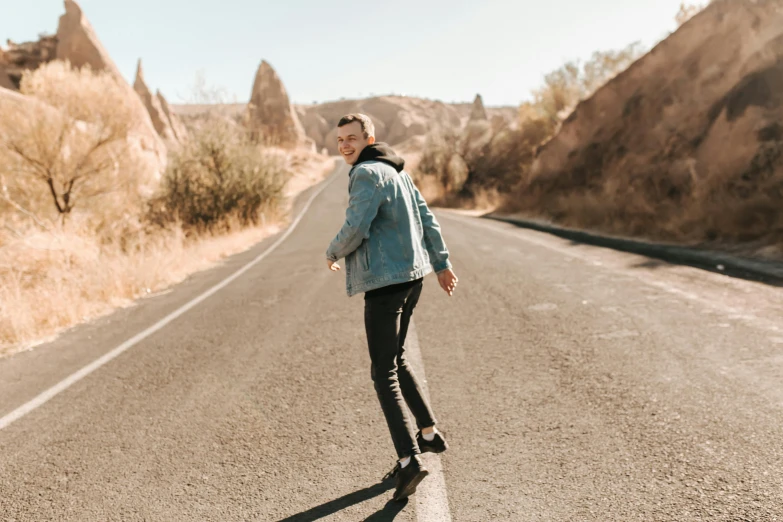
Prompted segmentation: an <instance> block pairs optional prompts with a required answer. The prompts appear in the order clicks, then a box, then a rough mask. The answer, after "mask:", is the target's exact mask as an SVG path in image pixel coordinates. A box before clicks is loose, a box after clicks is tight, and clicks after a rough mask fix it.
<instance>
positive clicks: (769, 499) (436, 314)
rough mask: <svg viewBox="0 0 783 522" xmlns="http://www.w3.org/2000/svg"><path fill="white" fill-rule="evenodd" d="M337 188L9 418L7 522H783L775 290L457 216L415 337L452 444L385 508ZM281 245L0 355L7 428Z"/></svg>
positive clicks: (389, 457)
mask: <svg viewBox="0 0 783 522" xmlns="http://www.w3.org/2000/svg"><path fill="white" fill-rule="evenodd" d="M328 183H329V184H328V185H327V186H326V188H325V190H324V191H323V192H322V193H320V194H319V195H318V196H317V197H316V198H315V199H314V200H313V203H312V206H310V208H309V209H308V210H307V212H306V213H305V214H304V215H303V217H302V220H301V222H299V223H298V226H297V227H296V228H295V229H294V231H293V232H292V233H291V234H290V236H289V237H287V238H286V239H285V240H284V241H282V242H281V243H280V244H279V246H278V247H277V248H276V249H275V250H274V251H272V252H271V253H270V254H268V255H267V257H265V258H264V259H262V260H261V261H260V262H258V263H257V264H256V265H254V266H253V267H251V268H250V269H248V270H247V271H246V272H245V273H244V274H242V275H241V276H240V277H238V278H237V279H236V280H234V281H232V282H231V283H229V284H228V285H226V286H225V287H224V288H222V289H220V290H219V291H217V292H216V293H215V294H214V295H212V296H211V297H209V298H208V299H206V300H204V301H203V302H201V303H199V304H197V305H196V306H194V307H193V308H192V309H190V310H189V311H187V312H186V313H184V314H182V315H181V316H179V317H178V318H176V319H174V320H173V321H171V322H170V323H169V324H167V325H166V326H165V327H163V328H161V329H159V330H157V331H156V332H154V333H152V334H151V335H148V336H147V337H146V338H144V339H142V340H141V341H140V342H138V343H137V344H135V345H134V346H132V347H131V348H130V349H128V350H127V351H124V352H123V353H121V354H120V355H118V356H117V357H116V358H114V359H112V360H111V361H110V362H108V363H106V364H105V365H103V366H101V367H100V368H98V369H96V370H95V371H94V372H93V373H91V374H89V375H87V376H86V377H84V378H83V379H80V380H78V381H77V382H75V383H74V384H73V385H72V386H70V387H69V388H67V389H65V390H64V391H62V392H61V393H59V394H57V395H56V396H54V397H53V398H52V399H51V400H49V401H47V402H45V403H43V404H42V405H41V406H40V407H38V408H36V409H33V410H32V411H30V412H29V413H27V414H26V415H24V416H22V417H21V418H19V419H18V420H15V421H14V422H12V423H10V424H8V425H7V426H5V427H4V428H2V429H0V519H2V520H20V521H21V520H24V521H28V520H30V521H42V520H58V521H59V520H96V521H97V520H100V521H113V520H164V521H168V520H177V521H179V520H220V521H228V520H258V521H281V520H285V521H289V522H290V521H299V522H302V521H311V520H345V521H358V520H374V521H384V520H398V521H418V522H437V521H439V520H453V521H481V522H485V521H488V520H510V521H527V520H542V521H545V520H546V521H549V520H555V521H559V520H597V521H607V520H619V521H633V520H639V521H650V520H678V521H679V520H685V521H688V520H726V521H728V520H783V478H781V471H780V470H781V469H783V440H782V438H781V426H783V384H781V382H783V381H782V380H781V378H782V377H783V330H781V328H783V320H782V319H781V317H783V300H781V290H779V289H777V288H773V287H768V286H764V285H761V284H757V283H750V282H745V281H738V280H732V279H729V278H726V277H722V276H719V275H715V274H710V273H704V272H700V271H698V270H695V269H691V268H685V267H672V266H668V265H662V264H659V263H655V262H652V261H650V260H648V259H645V258H641V257H637V256H632V255H628V254H620V253H617V252H612V251H609V250H604V249H599V248H595V247H587V246H583V245H575V244H570V243H568V242H567V241H564V240H561V239H557V238H553V237H550V236H546V235H544V234H541V233H538V232H533V231H527V230H523V229H519V228H515V227H514V226H512V225H508V224H504V223H498V222H491V221H485V220H481V219H478V218H474V217H469V216H466V215H464V214H458V213H453V212H447V211H443V212H440V213H439V217H440V220H441V223H442V225H443V227H444V231H445V237H446V240H447V242H448V244H449V247H450V249H451V251H452V254H453V259H454V263H455V266H456V270H457V272H458V275H459V277H460V285H459V288H458V291H457V293H456V295H455V296H454V297H453V298H451V299H449V298H448V297H447V296H446V295H445V294H444V293H443V292H442V291H441V290H440V289H439V288H438V287H437V284H436V281H435V280H434V278H433V277H428V278H427V281H426V284H425V290H424V294H423V297H422V301H421V304H420V305H419V308H418V309H417V314H416V316H415V339H414V341H416V342H417V347H418V348H417V350H418V352H419V355H420V357H421V363H420V367H422V366H423V368H422V369H423V371H426V377H427V382H428V387H429V392H430V394H431V397H432V402H433V405H434V408H435V411H436V414H437V415H438V417H439V418H440V419H441V421H442V426H441V427H442V429H443V430H444V431H445V432H446V433H447V434H448V436H449V441H450V443H451V446H452V449H451V450H450V451H449V452H448V453H447V454H445V455H443V456H442V457H440V458H438V457H434V458H432V459H429V462H430V465H431V466H432V467H433V468H434V469H436V470H438V472H437V473H434V474H433V476H432V477H430V478H428V479H427V480H426V481H425V483H423V485H422V488H423V491H422V492H421V493H420V494H417V495H416V496H415V497H413V498H412V499H411V500H410V501H409V502H408V503H407V504H405V505H400V506H398V505H394V504H392V503H388V502H387V501H388V499H389V498H390V496H391V491H389V488H390V485H385V484H378V481H379V478H380V477H381V476H382V475H383V474H384V473H385V472H386V471H387V470H388V469H389V468H391V466H392V465H393V463H394V455H393V450H392V446H391V442H390V440H389V436H388V433H387V431H386V427H385V423H384V421H383V417H382V415H381V412H380V408H379V406H378V404H377V401H376V399H375V396H374V392H373V389H372V383H371V382H370V372H369V358H368V355H367V353H366V345H365V339H364V331H363V325H362V323H361V320H362V300H361V297H357V298H353V299H348V298H347V297H346V296H345V294H344V290H343V288H344V287H343V285H344V280H343V274H342V273H340V274H334V273H331V272H329V271H328V270H327V269H326V263H325V262H324V260H323V252H324V250H325V248H326V245H327V243H328V241H329V240H330V239H331V238H332V237H333V235H334V233H335V232H336V231H337V229H338V227H339V226H340V224H341V222H342V216H343V210H344V206H345V204H346V202H347V194H346V186H347V178H346V176H345V170H344V169H342V170H340V171H339V172H337V173H336V174H335V176H334V177H333V178H331V179H330V181H329V182H328ZM308 196H309V194H305V195H304V198H303V199H302V201H300V202H299V205H298V207H297V211H298V210H300V209H301V208H302V206H303V205H304V203H305V200H306V198H307V197H308ZM275 240H276V238H270V239H269V240H267V241H265V242H264V243H262V244H261V245H258V246H257V247H256V248H254V249H252V250H251V251H249V252H247V253H245V254H242V255H239V256H236V257H233V258H231V259H229V260H228V261H227V262H226V263H225V264H224V265H223V266H221V267H218V268H216V269H214V270H210V271H208V272H205V273H202V274H197V275H195V276H193V277H191V278H190V279H189V280H187V281H186V282H184V283H183V284H181V285H179V286H178V287H176V288H175V289H174V290H173V291H171V292H169V293H166V294H164V295H160V296H156V297H153V298H150V299H146V300H144V301H143V302H141V303H139V304H138V305H137V306H135V307H133V308H129V309H125V310H121V311H119V312H117V313H116V314H114V315H112V316H110V317H107V318H104V319H102V320H100V321H97V322H95V323H94V324H91V325H87V326H83V327H80V328H77V329H75V330H74V331H72V332H69V333H68V334H66V335H63V336H62V337H61V338H60V339H58V340H57V341H55V342H53V343H50V344H48V345H45V346H41V347H38V348H36V349H35V350H33V351H30V352H25V353H21V354H17V355H15V356H13V357H7V358H5V359H0V417H5V418H6V419H7V418H8V417H7V416H8V414H9V413H11V412H13V411H14V410H16V409H17V408H18V407H20V406H22V405H23V404H26V403H27V402H28V401H30V400H32V399H34V398H35V397H36V396H38V395H39V394H40V393H41V392H43V391H45V390H46V389H48V388H50V387H51V386H53V385H56V384H57V383H59V382H61V381H62V380H63V379H65V378H66V377H68V376H69V375H72V374H73V373H74V372H76V371H78V370H79V369H81V368H83V367H84V366H85V365H87V364H89V363H91V362H93V361H94V360H96V359H98V358H99V357H100V356H102V355H103V354H106V353H108V352H110V351H111V350H112V349H114V348H116V347H118V346H120V345H121V344H122V343H123V342H124V341H126V340H128V339H130V338H132V337H133V336H134V335H136V334H138V333H139V332H141V331H144V330H145V329H147V328H149V327H150V326H151V325H154V324H155V323H156V322H157V321H159V320H160V319H161V318H164V317H166V316H167V315H168V314H170V313H171V312H174V311H176V310H178V309H179V308H180V307H182V306H183V305H184V304H186V303H188V302H189V301H191V300H192V299H193V298H194V297H196V296H198V295H200V294H202V293H203V292H205V291H206V290H208V289H210V288H212V287H213V286H214V285H216V284H218V283H220V282H221V281H223V280H224V279H225V278H226V277H228V276H229V275H230V274H232V273H233V272H235V271H236V270H237V269H239V268H241V267H242V266H244V265H246V264H247V263H248V262H249V261H251V260H252V259H254V258H256V257H257V256H258V255H259V254H260V253H261V252H263V251H264V250H265V249H267V248H269V246H270V245H272V244H273V243H274V242H275ZM0 424H2V421H0ZM425 485H426V487H425Z"/></svg>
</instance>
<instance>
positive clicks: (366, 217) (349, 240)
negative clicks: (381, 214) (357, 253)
mask: <svg viewBox="0 0 783 522" xmlns="http://www.w3.org/2000/svg"><path fill="white" fill-rule="evenodd" d="M352 178H353V179H352V180H351V188H350V191H349V199H348V208H347V209H346V211H345V223H344V224H343V226H342V228H341V229H340V232H339V233H338V234H337V236H336V237H335V238H334V239H333V240H332V242H331V244H330V245H329V248H327V249H326V258H327V259H329V260H331V261H337V260H338V259H341V258H344V257H345V256H347V255H348V254H350V253H351V252H353V251H354V250H356V249H357V248H359V245H361V244H362V241H364V240H365V239H366V238H368V237H370V224H371V223H372V220H373V219H375V216H376V215H377V214H378V206H379V204H380V196H379V193H380V191H379V189H378V183H377V181H376V176H375V174H374V173H373V172H372V171H371V170H370V169H366V168H363V167H359V168H357V169H356V171H354V173H353V174H352Z"/></svg>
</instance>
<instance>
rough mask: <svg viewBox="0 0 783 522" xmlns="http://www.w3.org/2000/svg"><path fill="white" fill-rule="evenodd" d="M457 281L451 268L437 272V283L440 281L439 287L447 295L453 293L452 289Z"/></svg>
mask: <svg viewBox="0 0 783 522" xmlns="http://www.w3.org/2000/svg"><path fill="white" fill-rule="evenodd" d="M457 282H459V279H457V275H456V274H455V273H454V271H453V270H452V269H451V268H448V269H446V270H444V271H443V272H438V283H440V287H441V288H442V289H443V290H445V291H446V293H448V294H449V295H454V289H455V288H456V287H457Z"/></svg>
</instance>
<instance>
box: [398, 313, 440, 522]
mask: <svg viewBox="0 0 783 522" xmlns="http://www.w3.org/2000/svg"><path fill="white" fill-rule="evenodd" d="M405 351H406V352H408V360H409V361H410V363H411V365H413V370H414V371H415V372H416V377H417V378H418V379H419V381H420V382H421V387H422V392H423V393H424V397H425V398H426V399H427V402H429V403H430V404H432V402H431V401H430V392H429V387H428V386H427V376H426V374H425V373H424V361H422V358H421V348H420V346H419V337H418V336H417V335H416V325H415V324H414V322H413V319H411V322H410V326H409V327H408V335H407V337H406V338H405ZM422 461H423V462H424V466H425V467H426V468H427V469H428V470H429V472H430V474H429V475H428V476H427V478H425V479H424V480H423V481H422V482H421V483H420V484H419V486H418V487H417V488H416V494H415V495H413V498H414V500H415V502H416V520H418V522H451V512H450V511H449V498H448V495H447V494H446V478H445V477H444V476H443V466H441V462H440V455H436V454H434V453H425V454H424V455H422Z"/></svg>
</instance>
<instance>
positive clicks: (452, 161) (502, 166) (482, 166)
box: [414, 43, 642, 208]
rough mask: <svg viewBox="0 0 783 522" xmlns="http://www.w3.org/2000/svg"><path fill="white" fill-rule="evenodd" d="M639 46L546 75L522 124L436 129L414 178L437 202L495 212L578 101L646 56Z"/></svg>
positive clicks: (522, 111)
mask: <svg viewBox="0 0 783 522" xmlns="http://www.w3.org/2000/svg"><path fill="white" fill-rule="evenodd" d="M641 52H642V50H641V47H640V45H639V44H638V43H634V44H631V45H629V46H627V47H626V48H624V49H620V50H618V51H603V52H601V51H599V52H596V53H594V54H593V56H592V57H591V59H590V60H588V61H587V62H585V63H584V64H581V63H579V62H568V63H566V64H565V65H563V66H562V67H560V68H559V69H557V70H555V71H552V72H551V73H549V74H547V75H546V76H545V77H544V84H543V86H542V87H541V88H539V89H537V90H536V91H534V92H533V98H534V101H533V102H532V103H525V104H523V105H521V106H520V110H519V121H518V122H515V123H514V124H512V125H497V123H496V122H490V121H471V122H469V123H468V124H467V126H466V127H465V128H464V129H461V130H458V131H456V130H449V129H445V130H444V129H442V128H436V129H435V130H433V131H432V132H431V133H430V134H429V136H428V137H427V140H426V142H425V146H424V150H423V151H422V153H421V160H420V162H419V164H418V167H417V169H416V171H415V172H414V177H415V179H416V182H417V183H419V184H422V185H426V186H428V187H433V186H434V185H439V186H440V188H439V189H432V188H431V189H430V191H431V192H432V193H433V194H441V196H440V197H438V198H437V199H436V200H435V201H434V203H436V204H441V205H446V206H458V207H471V208H476V207H482V208H491V207H495V206H497V205H498V204H499V203H500V202H501V200H502V199H504V198H505V195H506V194H509V193H511V192H514V191H515V190H514V189H515V188H516V187H517V186H518V185H519V184H520V183H524V182H525V179H526V177H527V172H528V171H529V169H530V167H531V165H532V163H533V160H534V158H535V154H536V149H537V148H538V147H539V146H540V145H541V144H542V143H544V142H545V141H546V140H548V139H549V138H551V137H552V136H553V135H554V134H555V133H556V132H557V130H558V128H559V126H560V123H561V122H562V121H563V120H564V119H565V118H566V117H567V116H568V115H569V114H570V112H571V111H572V110H573V109H574V107H575V106H576V104H577V103H578V102H579V100H581V99H583V98H585V97H587V96H589V95H590V94H591V93H592V92H594V91H595V90H596V89H597V88H598V87H600V86H601V85H602V84H603V83H605V82H606V81H608V80H609V79H610V78H612V77H613V76H615V75H616V74H617V73H619V72H620V71H622V70H624V69H625V68H627V67H628V65H630V64H631V63H632V62H633V61H634V60H636V58H638V57H639V56H640V55H641Z"/></svg>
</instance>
